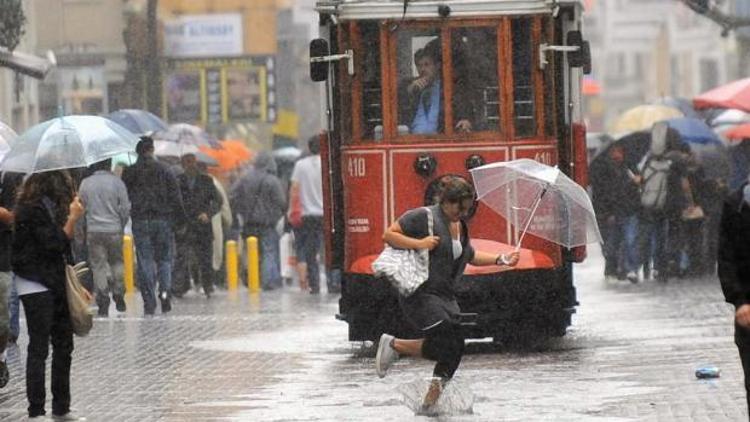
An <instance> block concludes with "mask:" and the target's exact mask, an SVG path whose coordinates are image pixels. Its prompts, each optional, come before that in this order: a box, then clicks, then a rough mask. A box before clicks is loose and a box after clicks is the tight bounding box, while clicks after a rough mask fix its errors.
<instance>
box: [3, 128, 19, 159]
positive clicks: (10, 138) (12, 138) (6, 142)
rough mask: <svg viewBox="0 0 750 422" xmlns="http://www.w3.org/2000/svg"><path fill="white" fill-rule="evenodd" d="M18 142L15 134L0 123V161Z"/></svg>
mask: <svg viewBox="0 0 750 422" xmlns="http://www.w3.org/2000/svg"><path fill="white" fill-rule="evenodd" d="M17 141H18V135H17V134H16V132H15V131H14V130H13V129H11V128H10V126H8V125H6V124H5V123H3V122H0V160H2V159H3V157H5V154H7V153H8V152H9V151H10V147H11V146H12V145H13V144H15V143H16V142H17Z"/></svg>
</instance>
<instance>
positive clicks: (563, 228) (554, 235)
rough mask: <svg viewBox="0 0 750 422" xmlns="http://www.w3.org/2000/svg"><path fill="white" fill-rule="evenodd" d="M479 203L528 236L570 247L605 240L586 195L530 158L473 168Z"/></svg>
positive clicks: (519, 244) (472, 172)
mask: <svg viewBox="0 0 750 422" xmlns="http://www.w3.org/2000/svg"><path fill="white" fill-rule="evenodd" d="M471 176H472V177H473V179H474V186H475V188H476V190H477V196H478V198H479V200H480V201H482V202H483V203H484V204H486V205H487V206H488V207H490V208H491V209H492V210H494V211H495V212H497V213H498V214H500V215H501V216H503V217H504V218H505V219H506V220H508V221H509V222H511V224H513V225H514V226H515V227H516V229H521V235H520V237H519V239H518V244H517V245H516V250H518V249H519V248H520V247H521V241H522V240H523V237H524V236H525V234H526V233H527V232H528V233H531V234H533V235H535V236H538V237H541V238H542V239H546V240H549V241H550V242H554V243H557V244H559V245H562V246H565V247H567V248H572V247H575V246H581V245H585V244H587V243H593V242H601V239H602V238H601V234H600V233H599V226H598V225H597V223H596V214H595V213H594V207H593V206H592V205H591V200H590V199H589V196H588V194H587V193H586V191H585V190H584V189H583V188H582V187H581V186H580V185H579V184H577V183H576V182H574V181H573V180H571V179H569V178H568V177H567V176H566V175H565V174H563V173H562V172H561V171H560V170H559V169H557V168H556V167H550V166H546V165H544V164H541V163H539V162H537V161H534V160H530V159H526V158H524V159H520V160H514V161H506V162H499V163H490V164H486V165H484V166H481V167H477V168H475V169H472V170H471Z"/></svg>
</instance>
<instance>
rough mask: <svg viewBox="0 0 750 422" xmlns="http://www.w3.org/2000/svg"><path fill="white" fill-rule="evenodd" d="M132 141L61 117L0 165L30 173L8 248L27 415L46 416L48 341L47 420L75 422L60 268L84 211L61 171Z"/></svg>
mask: <svg viewBox="0 0 750 422" xmlns="http://www.w3.org/2000/svg"><path fill="white" fill-rule="evenodd" d="M135 139H136V138H135V136H134V135H133V134H132V133H130V132H129V131H127V130H126V129H124V128H122V127H121V126H119V125H117V124H116V123H114V122H111V121H109V120H107V119H104V118H101V117H95V116H69V117H61V118H57V119H53V120H49V121H47V122H43V123H40V124H38V125H36V126H34V127H32V128H31V129H29V130H28V131H26V132H25V133H24V134H23V135H21V137H20V139H19V141H18V142H17V143H15V144H14V145H12V147H11V149H10V151H9V152H8V154H7V155H6V156H5V158H4V159H3V161H2V163H0V170H2V171H12V172H21V173H30V175H29V176H28V178H27V179H26V181H25V182H24V183H23V185H22V187H21V192H20V194H19V196H18V203H17V205H16V209H15V230H14V233H13V241H12V248H11V265H12V269H13V272H14V273H15V275H16V287H17V290H18V294H19V296H20V297H21V301H22V302H23V305H24V311H25V313H26V321H27V326H28V331H29V346H28V354H27V361H26V395H27V398H28V401H29V408H28V409H29V417H30V418H41V417H43V416H44V414H45V413H46V412H45V409H44V405H45V395H46V394H45V363H46V360H47V355H48V353H49V344H50V342H51V343H52V383H51V389H52V416H53V419H54V420H71V421H72V420H81V419H79V418H77V417H76V416H74V415H72V414H71V412H70V401H71V399H70V367H71V360H72V351H73V329H72V324H71V321H70V313H69V311H68V305H67V300H66V292H65V268H66V267H65V266H66V264H72V256H71V245H70V241H71V239H72V237H73V232H74V227H75V225H76V223H77V221H78V220H79V219H80V218H81V216H82V215H83V213H84V206H83V204H82V203H81V201H80V200H79V198H78V196H77V195H76V192H75V187H74V184H73V181H72V179H71V177H70V175H69V174H68V172H67V169H72V168H80V167H86V166H88V165H90V164H93V163H95V162H98V161H102V160H104V159H107V158H110V157H112V156H114V155H117V154H120V153H125V152H128V151H131V150H132V148H133V146H134V145H135V142H134V141H135Z"/></svg>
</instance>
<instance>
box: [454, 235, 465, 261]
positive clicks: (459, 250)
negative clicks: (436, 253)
mask: <svg viewBox="0 0 750 422" xmlns="http://www.w3.org/2000/svg"><path fill="white" fill-rule="evenodd" d="M462 253H464V247H463V246H461V241H460V240H456V239H453V259H454V260H455V259H458V258H461V254H462Z"/></svg>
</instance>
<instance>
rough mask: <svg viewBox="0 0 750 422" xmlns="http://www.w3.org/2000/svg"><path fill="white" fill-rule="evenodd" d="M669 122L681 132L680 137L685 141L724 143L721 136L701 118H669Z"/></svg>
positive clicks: (705, 143) (708, 143)
mask: <svg viewBox="0 0 750 422" xmlns="http://www.w3.org/2000/svg"><path fill="white" fill-rule="evenodd" d="M667 124H668V125H669V127H671V128H672V129H674V130H676V131H677V132H679V133H680V138H682V141H683V142H685V143H688V144H703V145H711V144H717V143H718V144H721V143H722V142H721V139H719V136H718V135H716V133H714V131H713V130H711V127H709V126H708V125H707V124H706V122H704V121H703V120H701V119H695V118H692V117H679V118H676V119H669V120H667Z"/></svg>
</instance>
